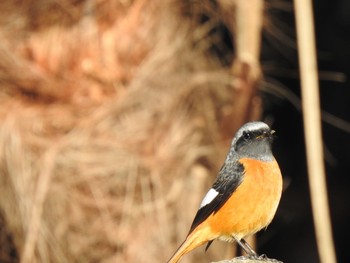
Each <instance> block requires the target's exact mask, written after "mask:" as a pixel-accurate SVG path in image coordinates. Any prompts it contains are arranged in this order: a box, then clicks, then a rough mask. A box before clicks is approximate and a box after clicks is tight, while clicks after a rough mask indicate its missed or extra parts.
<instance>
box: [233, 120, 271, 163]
mask: <svg viewBox="0 0 350 263" xmlns="http://www.w3.org/2000/svg"><path fill="white" fill-rule="evenodd" d="M272 140H273V131H272V130H271V129H270V128H268V127H262V128H259V129H253V130H243V131H242V133H241V135H240V136H239V137H238V138H237V140H236V142H235V145H234V149H235V151H236V153H237V154H238V155H240V156H242V157H251V158H254V159H265V157H266V158H270V157H271V156H272V152H271V144H272Z"/></svg>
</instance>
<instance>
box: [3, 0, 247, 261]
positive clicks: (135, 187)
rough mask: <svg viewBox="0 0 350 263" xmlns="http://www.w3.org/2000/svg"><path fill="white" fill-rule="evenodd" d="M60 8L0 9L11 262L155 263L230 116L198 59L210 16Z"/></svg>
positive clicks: (221, 148)
mask: <svg viewBox="0 0 350 263" xmlns="http://www.w3.org/2000/svg"><path fill="white" fill-rule="evenodd" d="M58 2H60V1H58ZM58 2H56V1H52V2H51V1H45V0H41V1H25V2H23V3H21V4H16V3H13V2H12V1H2V2H1V4H0V10H2V11H1V12H2V16H0V17H1V20H0V36H1V38H2V39H3V41H1V43H0V87H1V89H0V100H1V104H0V105H1V106H0V120H1V125H0V149H1V150H0V171H1V176H0V178H1V182H0V207H1V209H2V211H3V212H4V216H5V218H6V222H7V224H8V229H9V230H10V232H11V233H12V235H13V238H14V242H15V245H16V248H17V251H18V253H19V254H20V255H21V260H22V262H144V263H147V262H161V261H164V260H165V259H166V258H168V257H169V256H170V254H171V253H172V252H173V249H174V248H175V244H178V243H179V242H180V240H181V239H182V238H183V237H184V236H185V234H186V232H187V230H188V226H189V223H190V220H191V219H192V217H193V211H195V210H196V206H197V205H198V202H199V199H200V198H201V196H202V194H203V192H204V191H205V190H204V189H206V187H207V184H208V181H211V180H212V176H214V174H215V172H216V171H217V169H218V166H219V165H220V162H221V160H222V157H223V155H224V154H225V152H226V149H227V148H226V146H225V145H226V143H228V140H227V139H229V138H228V137H229V136H228V135H230V136H231V135H232V134H233V130H232V129H229V130H227V129H226V130H223V129H221V128H222V127H233V126H232V125H227V124H226V123H225V122H227V121H228V120H229V121H230V122H231V121H232V122H234V119H228V118H227V116H230V118H231V117H234V116H235V114H241V113H240V112H237V113H235V112H234V109H233V108H232V107H231V105H232V103H233V101H234V99H235V95H234V94H235V93H234V90H235V89H234V87H233V81H232V76H231V74H230V70H229V69H228V68H226V67H225V66H223V64H222V63H220V61H219V60H218V59H217V58H215V56H213V55H212V54H211V53H210V52H209V48H210V47H212V46H213V45H214V44H215V41H217V40H215V34H214V35H213V34H211V33H210V32H211V29H212V27H213V26H215V25H217V23H218V17H219V16H220V14H217V15H216V16H215V15H213V19H209V20H208V22H207V23H199V21H198V19H197V17H196V15H193V13H191V14H190V15H188V14H184V12H183V10H192V11H194V12H197V11H198V6H192V7H191V8H192V9H191V8H190V9H186V8H188V6H187V7H186V8H185V7H184V6H183V5H185V4H186V3H187V2H186V1H183V2H174V3H173V2H171V1H162V0H156V1H151V2H149V1H146V0H135V1H122V0H120V1H92V0H86V1H75V2H74V1H71V2H68V1H62V3H61V4H59V3H58ZM203 10H211V8H210V7H203ZM211 11H212V14H215V12H214V11H213V10H211ZM216 12H219V11H216ZM237 125H240V123H237V124H236V126H237ZM180 219H181V220H180ZM184 262H185V260H184Z"/></svg>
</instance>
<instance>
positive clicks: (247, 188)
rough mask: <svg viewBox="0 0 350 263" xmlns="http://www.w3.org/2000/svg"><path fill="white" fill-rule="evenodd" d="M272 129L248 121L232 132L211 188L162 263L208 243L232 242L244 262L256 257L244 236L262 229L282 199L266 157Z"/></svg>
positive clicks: (273, 164)
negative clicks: (241, 252) (179, 241)
mask: <svg viewBox="0 0 350 263" xmlns="http://www.w3.org/2000/svg"><path fill="white" fill-rule="evenodd" d="M274 133H275V131H274V130H272V129H271V128H270V127H269V126H268V125H267V124H266V123H264V122H261V121H253V122H248V123H246V124H244V125H243V126H242V127H241V128H239V129H238V131H237V132H236V134H235V136H234V138H233V140H232V143H231V146H230V149H229V151H228V154H227V157H226V159H225V161H224V164H223V165H222V167H221V169H220V170H219V173H218V176H217V178H216V180H215V181H214V183H213V185H212V187H211V188H210V189H209V191H208V192H207V194H206V195H205V196H204V198H203V199H202V202H201V203H200V205H199V209H198V211H197V213H196V215H195V217H194V220H193V223H192V225H191V227H190V230H189V233H188V235H187V237H186V239H185V240H184V241H183V243H182V244H181V245H180V247H179V248H178V249H177V250H176V251H175V253H174V254H173V256H172V257H171V258H170V259H169V261H168V263H176V262H178V261H179V260H180V259H181V258H182V257H183V256H184V255H185V254H187V253H188V252H190V251H192V250H193V249H195V248H197V247H199V246H201V245H203V244H205V243H207V246H206V248H205V251H207V249H208V248H209V246H210V245H211V243H212V242H213V241H214V240H222V241H227V242H237V244H238V245H239V246H240V247H241V248H242V249H243V250H244V251H245V252H246V254H247V256H248V257H249V258H258V257H259V255H258V254H257V253H256V252H255V251H254V250H253V249H252V248H251V246H250V245H249V244H248V242H247V241H245V239H244V238H245V237H247V236H250V235H252V234H255V233H256V232H258V231H260V230H262V229H263V228H265V229H266V228H267V226H268V225H269V224H270V223H271V221H272V219H273V217H274V216H275V213H276V211H277V207H278V204H279V202H280V199H281V195H282V185H283V180H282V174H281V170H280V168H279V165H278V163H277V161H276V159H275V157H274V156H273V153H272V143H273V138H274Z"/></svg>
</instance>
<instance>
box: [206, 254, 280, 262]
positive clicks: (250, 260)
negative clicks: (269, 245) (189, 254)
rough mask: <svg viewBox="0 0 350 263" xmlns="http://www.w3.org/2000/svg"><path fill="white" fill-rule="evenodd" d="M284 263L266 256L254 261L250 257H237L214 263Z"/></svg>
mask: <svg viewBox="0 0 350 263" xmlns="http://www.w3.org/2000/svg"><path fill="white" fill-rule="evenodd" d="M262 262H264V263H283V262H282V261H279V260H277V259H272V258H267V257H266V256H265V255H262V256H260V257H259V258H256V259H252V258H248V257H236V258H233V259H227V260H222V261H217V262H212V263H262Z"/></svg>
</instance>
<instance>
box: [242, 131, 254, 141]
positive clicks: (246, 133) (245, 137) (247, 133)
mask: <svg viewBox="0 0 350 263" xmlns="http://www.w3.org/2000/svg"><path fill="white" fill-rule="evenodd" d="M251 137H252V134H251V133H250V132H243V138H244V139H246V140H249V139H250V138H251Z"/></svg>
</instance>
